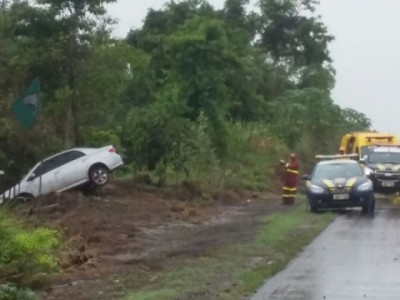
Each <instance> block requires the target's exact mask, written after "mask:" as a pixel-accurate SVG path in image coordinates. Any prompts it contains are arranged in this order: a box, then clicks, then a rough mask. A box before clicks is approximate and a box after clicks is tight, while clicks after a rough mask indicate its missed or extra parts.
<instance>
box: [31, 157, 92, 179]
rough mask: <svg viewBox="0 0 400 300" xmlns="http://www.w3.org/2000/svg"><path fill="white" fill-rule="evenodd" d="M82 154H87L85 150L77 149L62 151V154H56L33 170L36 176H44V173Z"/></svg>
mask: <svg viewBox="0 0 400 300" xmlns="http://www.w3.org/2000/svg"><path fill="white" fill-rule="evenodd" d="M82 156H85V154H84V153H83V152H80V151H75V150H74V151H68V152H65V153H62V154H60V155H57V156H54V157H53V158H51V159H48V160H45V161H44V162H43V163H41V164H40V165H39V166H38V167H37V168H36V169H35V171H33V173H34V174H35V177H38V176H42V175H43V174H45V173H47V172H50V171H52V170H54V169H56V168H58V167H60V166H62V165H65V164H67V163H69V162H71V161H73V160H75V159H78V158H80V157H82Z"/></svg>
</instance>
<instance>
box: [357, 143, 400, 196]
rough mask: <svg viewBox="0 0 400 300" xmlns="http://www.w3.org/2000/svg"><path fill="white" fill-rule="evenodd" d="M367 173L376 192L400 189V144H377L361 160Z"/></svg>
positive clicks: (397, 190) (389, 191)
mask: <svg viewBox="0 0 400 300" xmlns="http://www.w3.org/2000/svg"><path fill="white" fill-rule="evenodd" d="M360 162H361V163H362V164H363V165H364V172H365V174H366V175H367V176H368V177H369V178H370V179H371V180H372V182H373V185H374V191H375V192H382V193H391V192H399V191H400V145H375V146H370V147H369V154H368V156H365V157H364V158H362V159H361V160H360Z"/></svg>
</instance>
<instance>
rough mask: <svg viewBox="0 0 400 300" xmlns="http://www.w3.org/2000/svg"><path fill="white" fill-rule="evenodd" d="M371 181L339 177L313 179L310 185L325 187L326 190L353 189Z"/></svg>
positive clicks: (364, 178) (362, 178)
mask: <svg viewBox="0 0 400 300" xmlns="http://www.w3.org/2000/svg"><path fill="white" fill-rule="evenodd" d="M368 180H369V179H368V178H366V177H352V178H344V177H337V178H334V179H313V180H312V181H311V182H310V183H311V184H314V185H317V186H320V187H324V188H348V189H351V188H353V187H355V186H359V185H361V184H363V183H365V182H367V181H368Z"/></svg>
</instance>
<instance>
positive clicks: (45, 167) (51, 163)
mask: <svg viewBox="0 0 400 300" xmlns="http://www.w3.org/2000/svg"><path fill="white" fill-rule="evenodd" d="M56 167H57V166H56V160H55V159H49V160H46V161H44V162H42V163H41V164H40V165H39V166H38V167H37V168H36V169H35V170H34V171H33V174H35V177H38V176H42V175H43V174H45V173H47V172H49V171H51V170H53V169H55V168H56Z"/></svg>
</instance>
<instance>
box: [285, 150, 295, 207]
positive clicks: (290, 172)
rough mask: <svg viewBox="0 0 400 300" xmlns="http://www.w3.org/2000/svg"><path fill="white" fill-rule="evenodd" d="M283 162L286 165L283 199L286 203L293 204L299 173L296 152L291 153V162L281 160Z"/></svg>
mask: <svg viewBox="0 0 400 300" xmlns="http://www.w3.org/2000/svg"><path fill="white" fill-rule="evenodd" d="M281 164H282V165H284V167H285V174H284V177H283V194H282V201H283V203H282V204H284V205H293V204H294V201H295V199H296V194H297V178H298V175H299V162H298V160H297V155H296V153H292V154H291V155H290V162H288V163H286V162H285V161H283V160H281Z"/></svg>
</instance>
